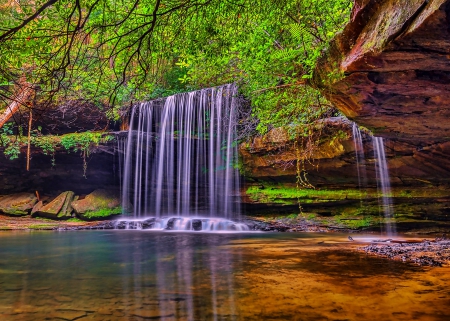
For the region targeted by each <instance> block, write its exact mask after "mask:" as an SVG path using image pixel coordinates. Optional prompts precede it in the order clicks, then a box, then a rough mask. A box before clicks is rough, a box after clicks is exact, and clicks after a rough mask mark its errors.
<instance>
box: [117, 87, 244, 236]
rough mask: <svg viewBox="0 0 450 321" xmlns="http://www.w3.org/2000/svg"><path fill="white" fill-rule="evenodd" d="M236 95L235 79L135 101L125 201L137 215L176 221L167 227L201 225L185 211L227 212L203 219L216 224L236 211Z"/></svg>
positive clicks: (126, 163)
mask: <svg viewBox="0 0 450 321" xmlns="http://www.w3.org/2000/svg"><path fill="white" fill-rule="evenodd" d="M236 94H237V88H236V86H235V85H225V86H221V87H217V88H209V89H203V90H199V91H194V92H190V93H183V94H178V95H174V96H170V97H167V98H166V99H165V100H155V101H150V102H145V103H141V104H139V105H137V106H135V107H134V108H133V110H132V112H131V117H130V129H129V134H128V139H127V146H126V152H125V159H124V170H123V179H122V204H124V205H129V206H128V207H130V208H131V209H132V210H131V211H132V213H133V216H134V218H135V219H139V218H144V217H147V218H148V217H150V216H151V217H154V218H156V219H157V222H160V223H161V224H166V225H165V226H164V227H163V228H168V226H167V224H168V222H172V223H171V226H172V228H170V229H183V230H185V229H190V230H197V229H196V228H194V227H195V226H196V224H197V223H195V222H193V221H191V220H189V219H186V218H189V217H190V218H194V217H199V216H202V217H205V216H206V217H209V218H213V217H214V218H222V219H223V220H224V222H222V223H217V222H216V221H211V222H209V223H206V222H205V220H202V223H201V225H205V224H206V225H208V224H209V225H208V226H205V228H207V227H209V228H208V230H214V229H215V228H214V227H211V224H212V225H213V226H214V225H216V226H220V224H222V225H224V226H225V225H227V224H228V223H225V222H228V221H229V219H231V218H238V217H239V214H240V202H239V185H240V182H239V172H238V170H237V168H236V167H237V166H236V165H237V155H238V154H237V144H236V126H237V121H236V113H237V99H236V98H235V96H236ZM163 218H167V219H168V220H167V222H165V220H164V219H163ZM164 222H165V223H164ZM132 224H133V225H135V223H132ZM197 225H198V224H197ZM157 226H159V224H156V225H155V228H157ZM227 226H228V225H227ZM236 229H239V228H236Z"/></svg>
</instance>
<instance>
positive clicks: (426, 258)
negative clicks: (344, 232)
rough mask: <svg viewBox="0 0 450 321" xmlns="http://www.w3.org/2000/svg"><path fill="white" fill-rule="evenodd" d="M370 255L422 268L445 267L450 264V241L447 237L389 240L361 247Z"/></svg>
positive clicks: (360, 249)
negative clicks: (408, 240)
mask: <svg viewBox="0 0 450 321" xmlns="http://www.w3.org/2000/svg"><path fill="white" fill-rule="evenodd" d="M358 251H363V252H365V253H367V254H369V255H375V256H380V257H384V258H388V259H391V260H397V261H402V262H409V263H413V264H417V265H420V266H443V265H447V264H449V263H450V239H447V238H446V237H445V236H443V237H439V238H436V239H434V240H426V239H425V240H423V241H421V242H420V241H416V242H414V241H413V242H407V241H396V240H388V241H387V242H386V243H384V242H383V243H382V242H374V243H372V244H370V245H367V246H363V247H359V248H358Z"/></svg>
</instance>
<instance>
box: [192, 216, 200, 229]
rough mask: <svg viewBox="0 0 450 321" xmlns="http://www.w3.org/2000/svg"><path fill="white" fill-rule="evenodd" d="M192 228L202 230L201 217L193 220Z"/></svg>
mask: <svg viewBox="0 0 450 321" xmlns="http://www.w3.org/2000/svg"><path fill="white" fill-rule="evenodd" d="M191 224H192V229H193V230H194V231H201V230H202V220H199V219H193V220H192V221H191Z"/></svg>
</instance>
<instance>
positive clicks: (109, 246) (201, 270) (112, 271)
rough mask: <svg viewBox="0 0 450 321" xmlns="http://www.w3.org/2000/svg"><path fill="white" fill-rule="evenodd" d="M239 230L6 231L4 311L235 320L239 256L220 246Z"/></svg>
mask: <svg viewBox="0 0 450 321" xmlns="http://www.w3.org/2000/svg"><path fill="white" fill-rule="evenodd" d="M239 237H240V236H239V235H212V234H202V235H198V234H180V233H176V234H175V233H173V234H171V233H161V234H157V233H148V232H144V231H141V232H137V231H134V232H127V231H117V232H115V233H101V232H99V233H90V232H86V233H62V234H56V233H55V234H50V233H37V234H34V235H31V239H30V237H28V241H27V242H25V240H24V239H25V238H24V237H23V235H17V237H9V238H6V241H7V242H6V243H9V244H8V246H6V244H5V243H3V246H1V250H2V253H1V254H2V260H1V263H0V271H1V273H0V284H1V285H2V288H3V289H4V291H2V293H1V294H0V313H1V314H3V316H5V317H7V318H8V320H9V319H11V320H28V319H29V320H36V319H39V318H36V317H37V316H38V315H39V316H42V317H43V319H44V316H45V315H47V316H48V314H50V316H51V318H65V319H71V317H72V316H75V317H81V316H83V315H85V316H95V320H102V319H103V317H104V318H105V320H106V319H110V318H113V319H114V318H116V319H121V318H125V319H136V320H139V319H162V320H166V319H167V320H224V319H226V320H236V309H235V298H234V288H235V284H234V280H233V271H237V270H239V269H240V260H239V255H238V256H233V257H231V256H232V253H231V252H229V251H223V250H221V248H220V247H221V246H222V245H223V244H227V243H228V242H229V241H230V240H232V239H237V238H239ZM30 240H32V242H30ZM69 317H70V318H69Z"/></svg>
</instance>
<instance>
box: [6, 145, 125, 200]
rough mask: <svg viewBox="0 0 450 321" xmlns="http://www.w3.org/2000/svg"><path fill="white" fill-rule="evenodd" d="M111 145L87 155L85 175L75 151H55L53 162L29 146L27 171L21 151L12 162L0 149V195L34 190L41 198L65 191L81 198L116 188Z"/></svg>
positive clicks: (115, 164) (115, 161)
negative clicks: (107, 187) (100, 189)
mask: <svg viewBox="0 0 450 321" xmlns="http://www.w3.org/2000/svg"><path fill="white" fill-rule="evenodd" d="M114 143H116V142H114ZM111 144H112V143H111ZM111 144H110V145H108V146H99V148H98V149H97V150H93V151H92V152H91V153H90V154H89V156H88V157H87V158H86V162H87V168H86V173H84V170H83V157H82V155H81V153H79V152H75V153H74V152H71V153H68V152H67V151H66V150H56V151H55V155H54V161H53V160H52V155H44V154H43V153H42V151H41V150H40V149H38V148H34V147H33V148H32V150H31V166H30V170H29V171H27V170H26V149H25V148H23V149H21V153H20V155H19V158H17V159H14V160H9V159H7V158H6V157H5V155H3V151H2V150H0V195H7V194H14V193H19V192H30V193H34V192H35V191H38V192H39V193H40V194H42V195H44V194H45V195H59V194H60V193H62V192H64V191H67V190H71V191H74V192H75V193H76V194H78V195H82V194H88V193H90V192H92V191H93V190H95V189H98V188H102V187H103V186H116V188H117V189H119V183H120V180H119V176H120V168H119V160H118V155H117V154H116V155H114V154H113V151H114V149H113V148H112V147H111ZM103 149H104V150H105V151H106V152H103Z"/></svg>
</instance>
